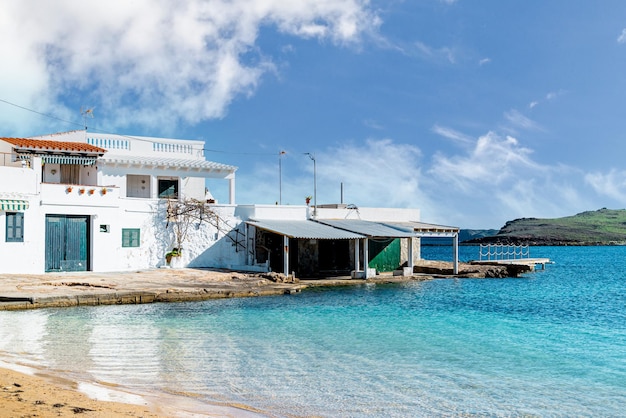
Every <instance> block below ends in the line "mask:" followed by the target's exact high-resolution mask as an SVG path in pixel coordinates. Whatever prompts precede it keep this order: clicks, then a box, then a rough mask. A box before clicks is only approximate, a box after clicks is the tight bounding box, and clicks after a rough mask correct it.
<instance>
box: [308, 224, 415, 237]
mask: <svg viewBox="0 0 626 418" xmlns="http://www.w3.org/2000/svg"><path fill="white" fill-rule="evenodd" d="M317 222H319V223H322V224H324V225H329V226H332V227H333V228H338V229H342V230H344V231H350V232H354V233H357V234H360V235H364V236H366V237H367V238H411V237H414V236H415V233H414V232H413V231H410V230H408V229H406V228H401V227H394V226H392V225H389V224H386V223H383V222H374V221H363V220H360V219H318V220H317Z"/></svg>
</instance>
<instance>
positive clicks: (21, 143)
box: [0, 137, 106, 154]
mask: <svg viewBox="0 0 626 418" xmlns="http://www.w3.org/2000/svg"><path fill="white" fill-rule="evenodd" d="M0 140H1V141H5V142H8V143H9V144H12V145H14V146H16V147H19V148H22V149H28V150H33V151H65V152H68V151H70V152H91V153H98V154H104V153H105V152H106V150H105V149H104V148H100V147H96V146H95V145H90V144H85V143H83V142H66V141H50V140H43V139H29V138H2V137H0Z"/></svg>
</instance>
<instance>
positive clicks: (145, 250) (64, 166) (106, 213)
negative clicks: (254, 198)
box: [0, 131, 236, 273]
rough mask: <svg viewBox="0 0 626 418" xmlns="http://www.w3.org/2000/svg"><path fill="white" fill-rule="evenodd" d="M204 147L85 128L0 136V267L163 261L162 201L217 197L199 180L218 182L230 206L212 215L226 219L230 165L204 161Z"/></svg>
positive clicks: (46, 268) (81, 267) (89, 267)
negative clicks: (1, 232) (224, 185)
mask: <svg viewBox="0 0 626 418" xmlns="http://www.w3.org/2000/svg"><path fill="white" fill-rule="evenodd" d="M203 148H204V142H203V141H186V140H175V139H164V138H147V137H127V136H122V135H106V134H92V133H89V132H86V131H73V132H66V133H60V134H54V135H48V136H42V137H34V138H0V225H4V226H5V229H6V232H5V239H4V240H0V272H5V273H43V272H51V271H122V270H131V269H142V268H150V267H157V266H160V265H163V264H164V255H165V253H166V252H167V251H168V250H170V249H171V248H172V245H173V241H172V237H171V231H169V230H167V229H166V228H165V226H166V219H165V210H166V207H165V206H166V203H167V202H168V201H169V200H170V199H185V198H193V199H196V200H199V201H207V202H211V203H215V201H214V199H213V196H211V194H210V193H209V192H208V190H206V187H205V179H207V178H217V179H224V180H225V181H228V182H229V184H230V187H229V190H230V196H229V202H228V203H227V204H224V205H215V206H216V208H215V211H216V213H220V212H224V223H225V224H228V223H229V222H232V219H231V218H232V216H231V215H229V213H230V214H232V212H233V211H234V203H235V171H236V167H233V166H230V165H226V164H220V163H215V162H211V161H206V160H205V159H204V152H203ZM235 226H236V225H235ZM218 235H219V231H217V230H216V231H214V232H212V233H210V237H211V239H213V240H218V239H219V236H218ZM191 257H194V258H197V254H191V253H190V254H185V252H183V259H184V260H186V261H189V260H190V259H191ZM220 257H222V258H223V257H224V256H223V255H219V254H218V256H217V257H216V258H217V259H219V258H220ZM228 257H230V255H228ZM198 262H202V261H201V260H198ZM228 263H232V260H228Z"/></svg>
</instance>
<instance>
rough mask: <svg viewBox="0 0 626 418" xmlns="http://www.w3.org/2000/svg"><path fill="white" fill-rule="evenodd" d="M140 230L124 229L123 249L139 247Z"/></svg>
mask: <svg viewBox="0 0 626 418" xmlns="http://www.w3.org/2000/svg"><path fill="white" fill-rule="evenodd" d="M140 243H141V240H140V239H139V228H122V247H139V244H140Z"/></svg>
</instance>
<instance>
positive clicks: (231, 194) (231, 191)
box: [228, 174, 235, 205]
mask: <svg viewBox="0 0 626 418" xmlns="http://www.w3.org/2000/svg"><path fill="white" fill-rule="evenodd" d="M228 203H229V204H231V205H234V204H235V175H234V174H233V177H232V178H230V179H228Z"/></svg>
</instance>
